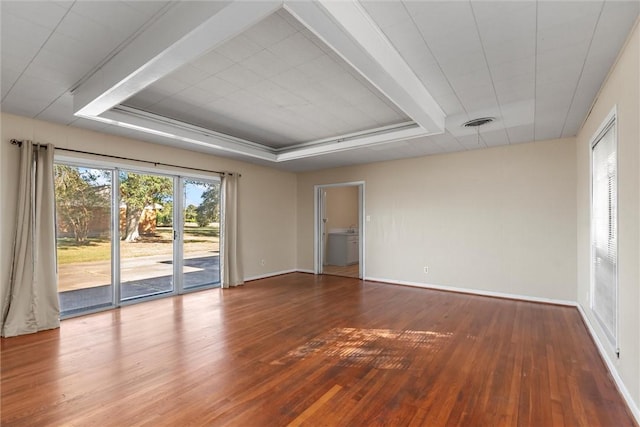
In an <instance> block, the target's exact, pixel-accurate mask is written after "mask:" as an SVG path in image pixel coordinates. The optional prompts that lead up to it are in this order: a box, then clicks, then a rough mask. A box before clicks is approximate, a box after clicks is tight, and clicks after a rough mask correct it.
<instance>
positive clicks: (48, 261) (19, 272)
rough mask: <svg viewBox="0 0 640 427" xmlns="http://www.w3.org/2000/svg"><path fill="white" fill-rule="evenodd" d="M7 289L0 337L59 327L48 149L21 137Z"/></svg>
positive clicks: (53, 218)
mask: <svg viewBox="0 0 640 427" xmlns="http://www.w3.org/2000/svg"><path fill="white" fill-rule="evenodd" d="M20 150H21V153H20V170H19V178H18V182H17V185H18V200H17V205H16V227H15V235H14V244H13V258H12V265H11V276H10V280H9V290H8V292H7V293H6V296H5V300H4V301H3V302H2V336H4V337H10V336H15V335H22V334H28V333H33V332H38V331H41V330H45V329H52V328H57V327H59V326H60V305H59V302H58V278H57V272H56V227H55V195H54V166H53V154H54V147H53V145H51V144H48V145H46V146H44V145H38V144H34V143H33V142H31V141H23V142H22V145H21V149H20Z"/></svg>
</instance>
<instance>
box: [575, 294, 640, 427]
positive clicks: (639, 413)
mask: <svg viewBox="0 0 640 427" xmlns="http://www.w3.org/2000/svg"><path fill="white" fill-rule="evenodd" d="M576 306H577V307H578V312H580V315H581V316H582V320H583V321H584V323H585V325H587V329H588V330H589V333H590V334H591V338H593V341H594V342H595V343H596V347H597V348H598V351H599V352H600V356H602V359H603V360H604V363H605V364H606V365H607V369H609V373H610V374H611V376H612V377H613V381H614V382H615V384H616V387H618V391H619V392H620V394H621V395H622V398H623V399H624V400H625V402H626V403H627V407H628V408H629V410H630V411H631V413H632V414H633V417H634V418H635V419H636V423H638V424H640V409H638V405H636V403H635V402H634V401H633V398H632V397H631V394H630V393H629V390H628V389H627V387H626V386H625V385H624V382H623V381H622V378H620V375H619V374H618V370H617V369H616V365H615V363H614V362H613V360H612V359H611V357H610V355H609V353H607V350H606V348H605V346H604V345H603V344H602V341H601V340H600V338H599V337H598V334H597V333H596V330H595V328H594V327H593V324H592V323H591V320H589V317H588V316H587V313H585V311H584V309H583V308H582V304H576Z"/></svg>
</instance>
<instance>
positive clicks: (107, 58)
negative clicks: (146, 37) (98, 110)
mask: <svg viewBox="0 0 640 427" xmlns="http://www.w3.org/2000/svg"><path fill="white" fill-rule="evenodd" d="M76 1H77V0H76ZM74 4H75V1H74ZM169 7H171V6H169V5H167V6H165V7H163V8H162V9H161V10H160V11H158V12H156V13H155V14H154V15H153V16H152V17H151V18H149V19H148V20H147V22H145V24H144V25H143V26H142V27H140V28H139V29H138V31H136V32H135V33H134V34H132V35H131V36H129V37H127V38H126V39H125V40H123V41H122V43H120V44H119V45H118V46H116V47H115V48H114V49H113V50H112V51H111V52H109V54H108V55H107V56H106V57H105V58H104V59H103V60H102V61H100V62H99V63H98V65H96V66H95V67H93V69H91V70H89V72H88V73H86V74H85V75H84V76H82V77H81V78H80V80H78V81H77V82H75V83H74V84H73V85H72V86H71V87H70V88H69V89H66V90H65V91H64V92H63V93H61V94H60V95H58V96H57V97H56V99H54V100H53V101H51V102H50V103H49V104H48V105H47V106H46V107H44V108H43V109H42V110H40V111H39V112H38V114H36V115H35V116H34V118H36V119H37V118H38V117H40V115H41V114H42V113H44V112H45V111H46V110H47V109H48V108H49V107H51V106H52V105H53V104H55V103H56V102H58V100H59V99H60V98H62V97H63V96H64V95H65V94H66V93H67V92H69V93H72V92H73V91H74V90H76V89H77V88H78V87H80V86H81V85H82V84H83V83H84V82H85V81H87V80H88V79H90V78H91V76H93V75H94V74H95V73H96V72H97V71H98V70H99V69H101V68H102V67H103V66H104V65H105V64H106V63H107V62H109V61H110V60H111V58H113V57H114V56H115V55H117V54H118V52H120V51H121V50H122V49H124V47H125V46H127V45H128V44H129V43H130V42H131V41H132V40H134V39H135V38H136V37H137V36H138V35H139V34H141V31H142V32H144V29H146V28H148V26H149V25H151V24H152V23H153V22H155V21H157V20H158V17H159V16H161V15H163V14H164V13H166V11H167V9H168V8H169ZM72 8H73V5H72V6H71V7H70V8H69V10H68V11H67V13H69V12H71V9H72ZM66 16H67V15H66V14H65V16H63V17H62V19H61V20H60V22H62V20H63V19H64V18H65V17H66ZM58 25H59V24H58ZM56 28H57V26H56ZM54 32H55V30H54ZM53 34H54V33H51V35H53ZM47 40H48V39H47ZM38 53H40V51H38ZM36 55H37V54H36ZM10 90H11V89H10ZM7 94H8V92H7ZM74 117H75V116H74ZM74 121H75V120H71V121H69V122H67V123H66V124H65V126H68V125H70V124H71V123H73V122H74Z"/></svg>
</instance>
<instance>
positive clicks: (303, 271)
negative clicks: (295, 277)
mask: <svg viewBox="0 0 640 427" xmlns="http://www.w3.org/2000/svg"><path fill="white" fill-rule="evenodd" d="M296 271H297V272H298V273H309V274H316V272H315V271H313V270H305V269H302V268H298V269H297V270H296Z"/></svg>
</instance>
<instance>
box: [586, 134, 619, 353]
mask: <svg viewBox="0 0 640 427" xmlns="http://www.w3.org/2000/svg"><path fill="white" fill-rule="evenodd" d="M592 159H593V168H592V171H593V172H592V191H593V195H592V208H591V212H592V220H591V221H592V227H593V233H592V236H593V237H592V253H593V260H592V263H593V275H594V277H593V290H592V291H593V295H592V301H591V303H592V307H591V308H592V310H593V311H594V313H595V314H596V316H597V317H598V319H599V321H600V323H601V324H602V326H603V327H604V329H605V332H606V333H607V335H608V337H609V339H610V341H611V342H612V344H614V345H617V344H616V338H615V337H616V336H617V330H616V328H617V259H618V254H617V251H618V230H617V216H618V215H617V205H618V203H617V198H618V195H617V192H618V188H617V173H618V163H617V152H616V138H615V126H613V124H611V125H610V126H609V127H608V129H607V130H606V131H605V132H604V133H603V134H602V136H601V137H600V139H599V140H598V141H597V142H596V143H595V145H594V146H593V155H592Z"/></svg>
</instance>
